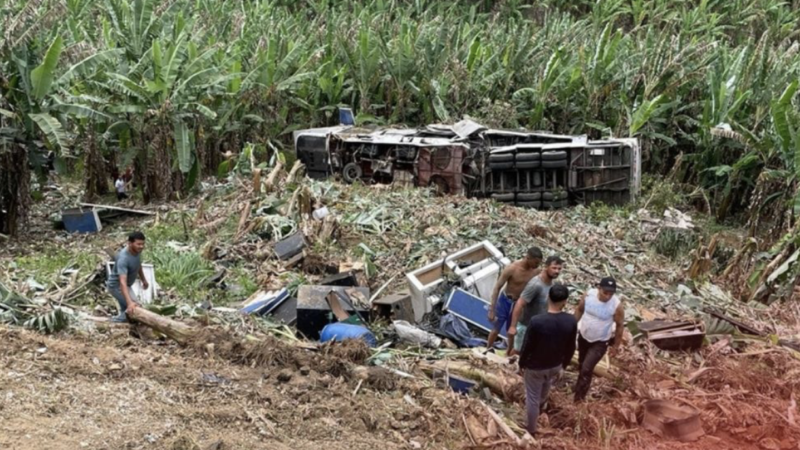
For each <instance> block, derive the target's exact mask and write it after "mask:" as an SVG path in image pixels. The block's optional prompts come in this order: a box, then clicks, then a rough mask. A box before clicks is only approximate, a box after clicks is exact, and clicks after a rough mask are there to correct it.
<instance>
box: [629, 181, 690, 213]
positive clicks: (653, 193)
mask: <svg viewBox="0 0 800 450" xmlns="http://www.w3.org/2000/svg"><path fill="white" fill-rule="evenodd" d="M640 198H641V199H642V200H641V202H642V206H645V207H646V208H647V209H648V210H650V211H653V213H654V215H657V216H661V214H663V213H664V211H666V210H667V208H675V209H679V210H680V209H685V208H686V207H687V206H688V200H687V198H686V195H685V194H684V193H683V190H682V188H681V187H680V186H678V185H676V184H675V183H673V182H671V181H669V180H666V179H664V178H663V177H659V176H645V177H643V179H642V194H641V197H640Z"/></svg>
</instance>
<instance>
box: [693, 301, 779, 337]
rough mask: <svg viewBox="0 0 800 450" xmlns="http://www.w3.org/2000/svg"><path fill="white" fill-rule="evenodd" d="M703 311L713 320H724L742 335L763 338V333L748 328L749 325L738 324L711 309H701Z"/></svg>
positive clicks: (734, 320) (736, 321)
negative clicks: (713, 318)
mask: <svg viewBox="0 0 800 450" xmlns="http://www.w3.org/2000/svg"><path fill="white" fill-rule="evenodd" d="M703 311H704V312H705V313H706V314H709V315H710V316H711V317H715V318H717V319H719V320H724V321H725V322H728V323H730V324H731V325H733V326H735V327H736V328H738V329H739V331H741V332H742V333H747V334H752V335H755V336H763V335H764V333H762V332H760V331H758V330H756V329H755V328H753V327H751V326H749V325H747V324H745V323H743V322H739V321H738V320H736V319H734V318H732V317H729V316H726V315H724V314H722V313H719V312H717V311H715V310H713V309H711V308H703Z"/></svg>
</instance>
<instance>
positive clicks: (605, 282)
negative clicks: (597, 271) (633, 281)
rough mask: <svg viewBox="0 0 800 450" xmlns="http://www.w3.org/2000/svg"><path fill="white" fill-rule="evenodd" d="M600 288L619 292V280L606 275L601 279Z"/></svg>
mask: <svg viewBox="0 0 800 450" xmlns="http://www.w3.org/2000/svg"><path fill="white" fill-rule="evenodd" d="M599 286H600V289H603V290H605V291H611V292H617V282H616V281H615V280H614V279H613V278H611V277H605V278H603V279H602V280H600V284H599Z"/></svg>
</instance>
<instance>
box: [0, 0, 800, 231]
mask: <svg viewBox="0 0 800 450" xmlns="http://www.w3.org/2000/svg"><path fill="white" fill-rule="evenodd" d="M25 4H26V3H25V2H22V1H20V0H16V1H12V2H10V3H9V5H8V7H6V8H4V9H3V10H2V11H0V20H2V21H3V22H4V23H8V24H11V26H10V28H9V29H7V30H4V34H3V37H2V41H0V73H3V74H4V76H5V77H6V79H8V82H7V83H6V82H4V83H2V84H0V94H2V95H1V97H2V99H3V105H0V107H2V109H3V110H4V111H5V112H4V113H3V117H4V120H6V119H5V118H7V121H8V122H11V123H10V124H9V123H5V124H4V126H3V127H0V129H2V133H3V138H4V139H8V138H13V139H14V140H15V141H18V142H26V143H30V144H31V145H33V143H35V142H40V141H44V142H46V143H47V144H49V146H51V147H52V148H56V149H58V150H59V151H60V152H64V153H67V152H68V151H69V150H70V149H72V150H73V151H74V152H80V151H81V146H80V145H73V141H72V138H73V137H74V138H76V139H77V140H78V142H79V141H80V139H81V137H82V135H83V134H85V133H86V130H89V129H91V128H90V127H87V126H86V125H87V124H88V123H92V124H93V125H94V126H95V128H96V130H98V131H99V132H100V133H102V140H103V148H106V149H108V151H110V152H119V153H121V154H124V155H130V154H131V152H134V153H135V154H137V156H138V157H139V158H143V159H148V158H151V157H153V154H152V153H158V152H163V153H164V154H167V155H169V158H162V159H164V161H162V160H161V159H159V160H157V161H156V166H157V167H160V168H163V174H162V175H163V176H168V175H172V176H175V177H185V176H186V175H187V174H189V176H188V178H189V179H190V181H195V180H196V179H197V177H198V176H200V175H201V174H202V175H210V174H214V173H216V174H218V176H220V177H223V176H225V175H227V174H228V173H229V172H230V171H231V170H232V169H233V165H234V164H235V161H236V160H235V159H232V160H228V161H226V162H224V163H223V164H222V165H219V166H218V167H209V165H210V164H212V163H213V164H219V159H216V158H207V157H203V155H209V154H211V153H212V152H217V151H223V152H225V151H231V152H233V153H238V152H240V150H241V148H242V144H243V143H245V142H251V143H253V144H254V145H257V146H264V148H271V147H270V145H275V147H279V142H283V143H284V144H287V145H286V146H287V147H288V146H289V145H290V139H291V132H292V131H293V130H296V129H299V128H304V127H314V126H325V125H332V124H334V123H335V107H336V106H337V105H342V104H347V105H351V106H353V107H354V108H355V110H356V113H357V121H358V123H360V124H366V123H370V124H393V123H403V124H407V125H411V126H414V125H420V124H425V123H430V122H436V121H453V120H457V119H459V118H461V117H463V116H464V115H465V114H469V115H472V116H474V117H477V118H480V119H482V120H486V122H487V123H489V124H490V125H494V126H504V127H517V126H523V127H527V128H532V129H546V130H550V131H553V132H557V133H588V134H590V135H591V136H592V137H595V138H599V137H602V136H604V135H609V134H610V135H614V136H626V135H635V136H637V137H639V138H640V140H641V142H642V148H643V150H644V152H643V158H644V160H643V164H644V169H645V171H649V172H653V173H657V174H664V173H666V172H667V171H669V170H670V169H671V167H672V165H673V163H674V161H675V159H676V156H677V155H678V154H679V153H683V154H684V156H685V159H684V164H685V167H686V174H685V178H683V179H681V180H680V181H681V183H688V184H691V185H695V186H698V187H700V188H701V189H703V190H704V191H706V192H708V196H709V202H710V203H711V204H714V205H717V206H716V209H717V211H716V213H717V216H718V218H720V219H724V218H725V217H726V216H728V215H735V214H736V213H737V212H740V211H746V210H747V208H748V207H749V203H750V196H751V194H752V192H753V190H754V188H755V186H756V184H757V180H759V177H760V175H761V174H764V173H775V174H776V176H779V177H782V178H783V179H785V180H786V183H785V185H784V186H782V187H781V188H780V189H779V191H778V192H776V194H775V195H776V197H775V200H776V201H780V202H781V204H785V205H786V208H787V209H789V210H792V209H793V208H794V205H795V204H797V205H800V196H798V195H797V192H798V189H797V184H798V183H797V176H798V174H799V173H800V172H798V170H797V164H798V163H797V161H798V160H800V157H799V156H798V155H800V139H798V137H797V135H798V130H797V128H798V127H797V125H796V124H797V123H800V113H799V112H798V110H800V108H799V107H798V100H797V93H796V91H797V83H798V79H800V51H798V44H797V42H795V41H796V38H797V35H798V32H800V10H798V9H797V8H795V7H794V6H796V5H793V4H792V3H791V2H789V3H787V2H784V1H781V0H754V1H751V2H741V1H731V2H720V1H713V2H708V1H704V2H700V3H698V2H695V1H690V0H678V1H670V0H636V1H633V2H619V1H613V2H596V1H590V0H578V1H575V2H563V1H559V0H545V1H543V2H535V3H534V2H531V1H515V2H495V4H492V2H481V3H480V4H476V3H475V2H467V1H464V0H451V1H434V0H418V1H415V2H412V3H409V2H401V1H372V0H359V1H356V2H249V1H243V0H234V1H228V2H212V1H205V0H202V1H189V0H177V1H170V0H134V1H123V0H103V1H98V2H87V3H82V5H83V6H82V7H68V8H65V9H59V10H58V11H57V12H55V13H54V12H52V11H51V10H52V8H49V7H48V6H49V4H41V5H38V4H35V5H34V6H32V7H30V8H24V7H23V6H25ZM59 15H60V16H59ZM53 16H56V17H55V19H57V20H53V19H54V17H53ZM45 17H46V18H47V19H48V20H47V21H45V20H43V18H45ZM44 25H50V26H44ZM32 125H33V126H32ZM143 144H147V145H143ZM73 147H76V148H74V149H73ZM159 155H160V153H159ZM167 159H168V160H167ZM87 172H88V171H87ZM160 173H161V172H160ZM184 179H185V178H184ZM178 184H180V183H178ZM193 184H194V183H193V182H189V183H184V184H183V186H184V189H188V188H190V187H191V186H192V185H193ZM164 185H165V186H166V185H168V183H164ZM797 212H798V213H800V207H799V208H798V211H797Z"/></svg>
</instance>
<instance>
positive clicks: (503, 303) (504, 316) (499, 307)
mask: <svg viewBox="0 0 800 450" xmlns="http://www.w3.org/2000/svg"><path fill="white" fill-rule="evenodd" d="M512 312H514V301H513V300H511V299H509V298H508V297H507V296H506V293H505V292H501V293H500V295H498V296H497V304H495V305H494V331H497V332H498V333H500V334H505V332H506V330H508V326H509V325H511V313H512Z"/></svg>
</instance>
